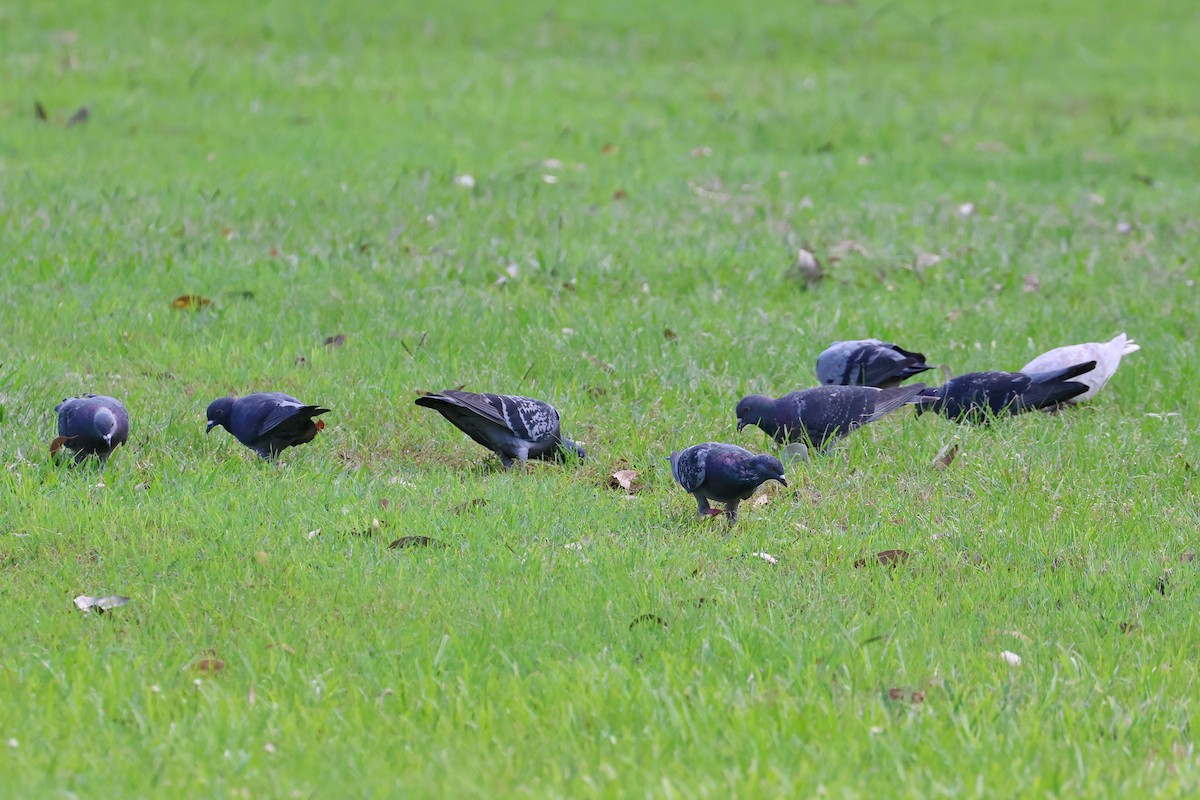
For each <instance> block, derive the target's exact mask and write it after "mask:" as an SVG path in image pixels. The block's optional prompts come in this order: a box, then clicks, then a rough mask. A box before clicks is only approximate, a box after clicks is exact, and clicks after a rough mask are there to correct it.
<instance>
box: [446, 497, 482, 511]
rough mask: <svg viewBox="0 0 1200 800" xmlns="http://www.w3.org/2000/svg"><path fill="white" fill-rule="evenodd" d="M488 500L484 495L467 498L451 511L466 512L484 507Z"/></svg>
mask: <svg viewBox="0 0 1200 800" xmlns="http://www.w3.org/2000/svg"><path fill="white" fill-rule="evenodd" d="M487 502H488V501H487V500H484V499H483V498H482V497H474V498H471V499H470V500H466V501H464V502H462V503H459V504H458V505H456V506H455V507H454V508H452V509H450V513H452V514H465V513H467V512H468V511H471V510H473V509H476V508H483V507H484V506H486V505H487Z"/></svg>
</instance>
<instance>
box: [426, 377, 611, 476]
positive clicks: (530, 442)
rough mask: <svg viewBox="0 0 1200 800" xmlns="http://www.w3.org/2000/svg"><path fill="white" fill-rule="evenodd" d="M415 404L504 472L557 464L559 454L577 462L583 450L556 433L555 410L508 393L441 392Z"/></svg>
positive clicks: (536, 401)
mask: <svg viewBox="0 0 1200 800" xmlns="http://www.w3.org/2000/svg"><path fill="white" fill-rule="evenodd" d="M416 403H417V405H419V406H423V407H425V408H432V409H434V410H435V411H437V412H438V413H439V414H441V415H442V416H443V417H445V418H446V419H448V420H450V422H451V423H452V424H453V425H454V427H456V428H458V429H459V430H460V431H462V432H463V433H465V434H466V435H467V436H470V437H471V438H472V439H474V440H475V441H476V442H478V443H479V444H481V445H483V446H484V447H486V448H487V449H488V450H491V451H492V452H493V453H495V454H496V455H498V456H500V463H501V464H503V465H504V467H505V468H506V469H507V468H508V467H511V466H512V464H513V461H514V460H516V461H519V462H521V466H524V465H525V462H526V461H528V460H529V459H531V458H537V459H542V460H553V461H557V460H560V459H561V458H562V455H563V453H564V451H571V452H573V453H575V454H576V455H577V456H579V457H580V458H586V457H587V451H585V450H584V449H583V448H582V447H580V446H579V445H578V444H576V443H575V442H572V441H571V440H570V439H565V438H563V435H562V432H561V431H560V430H559V415H558V409H557V408H555V407H554V406H552V405H550V404H549V403H546V402H543V401H541V400H534V399H533V398H532V397H519V396H517V395H511V394H476V393H475V392H460V391H458V390H457V389H447V390H446V391H444V392H424V393H423V394H422V395H421V396H420V397H418V398H417V400H416Z"/></svg>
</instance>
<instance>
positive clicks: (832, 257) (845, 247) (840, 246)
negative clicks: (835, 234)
mask: <svg viewBox="0 0 1200 800" xmlns="http://www.w3.org/2000/svg"><path fill="white" fill-rule="evenodd" d="M850 253H855V254H856V255H860V256H865V255H866V254H867V251H866V250H864V249H863V247H862V245H860V244H859V243H858V242H856V241H854V240H853V239H843V240H842V241H840V242H838V243H837V244H835V245H834V246H833V247H831V248H829V262H830V263H831V264H836V263H838V262H839V261H841V260H842V259H843V258H845V257H846V256H847V255H849V254H850Z"/></svg>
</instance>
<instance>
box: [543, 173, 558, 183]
mask: <svg viewBox="0 0 1200 800" xmlns="http://www.w3.org/2000/svg"><path fill="white" fill-rule="evenodd" d="M542 183H558V176H557V175H543V176H542Z"/></svg>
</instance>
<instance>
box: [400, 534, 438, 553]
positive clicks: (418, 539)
mask: <svg viewBox="0 0 1200 800" xmlns="http://www.w3.org/2000/svg"><path fill="white" fill-rule="evenodd" d="M443 546H444V545H443V544H442V543H441V542H439V541H438V540H437V539H433V538H430V537H429V536H401V537H400V538H399V539H397V540H396V541H394V542H392V543H391V544H389V545H388V549H389V550H403V549H405V548H408V547H443Z"/></svg>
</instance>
